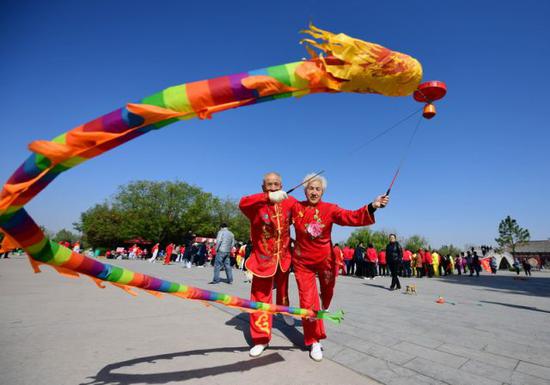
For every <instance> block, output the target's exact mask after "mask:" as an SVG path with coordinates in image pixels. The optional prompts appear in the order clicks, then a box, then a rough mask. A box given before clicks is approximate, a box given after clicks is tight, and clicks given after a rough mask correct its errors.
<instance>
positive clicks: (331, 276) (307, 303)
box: [294, 262, 336, 346]
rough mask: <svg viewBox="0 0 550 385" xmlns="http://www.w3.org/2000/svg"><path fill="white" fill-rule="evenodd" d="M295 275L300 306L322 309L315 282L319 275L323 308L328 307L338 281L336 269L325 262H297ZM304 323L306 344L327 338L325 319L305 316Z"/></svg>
mask: <svg viewBox="0 0 550 385" xmlns="http://www.w3.org/2000/svg"><path fill="white" fill-rule="evenodd" d="M294 275H295V276H296V283H297V284H298V293H299V295H300V307H301V308H305V309H312V310H321V309H320V304H319V292H318V290H317V282H315V277H316V276H317V277H318V278H319V286H320V287H321V300H322V302H323V309H325V310H326V309H328V307H329V305H330V301H331V300H332V296H333V294H334V285H335V283H336V274H335V269H334V268H332V267H330V266H328V265H327V263H325V262H323V263H319V264H314V265H301V264H296V263H295V264H294ZM302 325H303V327H304V343H305V345H306V346H309V345H311V344H313V343H314V342H319V341H320V340H322V339H325V338H327V335H326V334H325V325H324V323H323V320H319V319H306V318H303V319H302Z"/></svg>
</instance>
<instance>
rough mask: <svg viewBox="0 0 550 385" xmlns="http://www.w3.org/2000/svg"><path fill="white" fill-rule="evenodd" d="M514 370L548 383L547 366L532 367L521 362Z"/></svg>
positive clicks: (549, 370) (548, 369)
mask: <svg viewBox="0 0 550 385" xmlns="http://www.w3.org/2000/svg"><path fill="white" fill-rule="evenodd" d="M516 370H517V371H518V372H522V373H525V374H530V375H532V376H535V377H540V378H544V379H546V380H549V382H550V368H549V367H547V366H540V365H534V364H530V363H528V362H523V361H522V362H520V363H519V365H518V367H517V369H516Z"/></svg>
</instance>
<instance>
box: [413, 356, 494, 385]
mask: <svg viewBox="0 0 550 385" xmlns="http://www.w3.org/2000/svg"><path fill="white" fill-rule="evenodd" d="M405 367H406V368H409V369H412V370H415V371H417V372H419V373H422V374H423V375H425V376H429V377H431V378H436V379H438V380H440V381H443V382H446V383H448V384H453V385H501V384H502V381H495V380H491V379H488V378H486V377H483V376H478V375H475V374H472V373H468V372H467V371H465V370H459V369H453V368H449V367H448V366H445V365H441V364H437V363H434V362H431V361H428V360H426V359H423V358H418V357H417V358H415V359H414V360H412V361H410V362H408V363H406V364H405Z"/></svg>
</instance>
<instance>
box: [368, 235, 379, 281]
mask: <svg viewBox="0 0 550 385" xmlns="http://www.w3.org/2000/svg"><path fill="white" fill-rule="evenodd" d="M377 259H378V252H377V251H376V249H375V248H374V246H373V244H372V243H369V244H368V247H367V252H366V253H365V266H366V276H365V278H368V279H371V280H372V279H374V277H375V275H376V260H377Z"/></svg>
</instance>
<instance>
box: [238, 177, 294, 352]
mask: <svg viewBox="0 0 550 385" xmlns="http://www.w3.org/2000/svg"><path fill="white" fill-rule="evenodd" d="M282 188H283V184H282V180H281V176H280V175H279V174H278V173H276V172H270V173H267V174H265V175H264V178H263V183H262V191H263V192H262V193H259V194H254V195H249V196H245V197H243V198H242V199H241V201H240V203H239V208H240V209H241V211H242V212H243V213H244V215H246V217H247V218H248V219H249V220H250V239H251V240H252V252H251V254H250V257H249V258H248V259H247V260H246V262H245V266H246V269H247V270H248V271H250V272H251V273H252V274H253V278H252V287H251V290H250V299H251V300H252V301H258V302H267V303H271V301H272V292H273V287H274V285H276V286H277V300H276V303H277V305H284V306H288V305H289V300H288V274H289V269H290V262H291V256H290V214H291V208H292V206H293V205H294V203H295V202H296V199H294V198H293V197H288V196H287V194H286V192H284V191H283V190H282ZM284 318H285V322H286V323H287V324H289V325H290V324H294V319H293V318H292V317H290V316H284ZM290 321H292V322H290ZM271 326H272V316H271V314H268V313H266V312H256V313H251V314H250V334H251V336H252V342H253V346H252V348H251V349H250V356H252V357H257V356H259V355H260V354H262V353H263V351H264V350H265V348H266V347H267V345H268V344H269V341H270V340H271Z"/></svg>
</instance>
